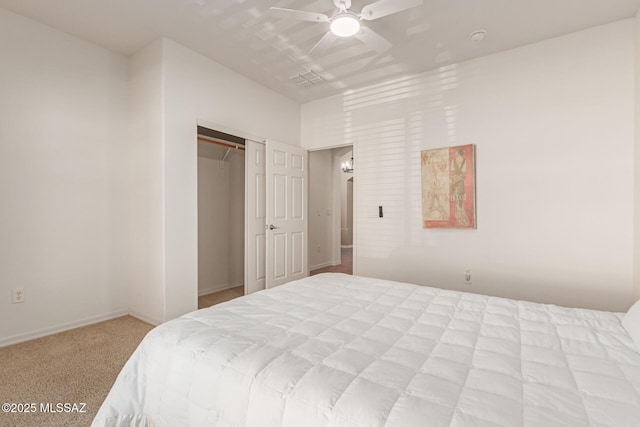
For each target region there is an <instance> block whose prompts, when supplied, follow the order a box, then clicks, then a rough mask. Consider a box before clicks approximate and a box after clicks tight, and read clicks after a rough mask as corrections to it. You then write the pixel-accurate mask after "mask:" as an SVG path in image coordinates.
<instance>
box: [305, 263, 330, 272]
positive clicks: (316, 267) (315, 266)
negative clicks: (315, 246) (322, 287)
mask: <svg viewBox="0 0 640 427" xmlns="http://www.w3.org/2000/svg"><path fill="white" fill-rule="evenodd" d="M332 265H333V264H331V261H327V262H323V263H321V264H316V265H312V266H310V267H309V270H311V271H313V270H318V269H320V268H325V267H330V266H332Z"/></svg>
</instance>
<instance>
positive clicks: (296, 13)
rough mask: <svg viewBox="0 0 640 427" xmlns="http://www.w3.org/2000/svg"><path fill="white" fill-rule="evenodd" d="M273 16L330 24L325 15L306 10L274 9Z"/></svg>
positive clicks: (272, 10) (272, 9)
mask: <svg viewBox="0 0 640 427" xmlns="http://www.w3.org/2000/svg"><path fill="white" fill-rule="evenodd" d="M270 10H271V16H273V17H275V18H293V19H298V20H301V21H311V22H329V17H328V16H327V15H325V14H324V13H315V12H308V11H306V10H293V9H283V8H281V7H272V8H271V9H270Z"/></svg>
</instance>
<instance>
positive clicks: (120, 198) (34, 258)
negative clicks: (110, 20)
mask: <svg viewBox="0 0 640 427" xmlns="http://www.w3.org/2000/svg"><path fill="white" fill-rule="evenodd" d="M0 57H1V58H2V65H0V76H1V78H0V116H2V117H3V120H2V125H1V126H0V198H1V199H2V204H1V205H0V345H6V344H9V343H12V342H16V341H20V340H25V339H28V338H33V337H36V336H40V335H44V334H48V333H52V332H56V331H60V330H64V329H68V328H71V327H75V326H78V325H82V324H86V323H91V322H95V321H99V320H102V319H107V318H111V317H115V316H118V315H123V314H126V312H127V294H126V289H125V285H124V283H125V280H126V279H125V276H126V273H125V271H126V266H125V262H126V256H125V255H124V254H123V253H122V252H121V251H120V249H121V248H122V247H124V246H125V243H124V242H125V233H126V217H125V215H126V214H125V211H126V208H125V206H126V203H127V197H126V179H125V176H126V166H127V165H126V162H125V156H126V154H125V153H126V149H127V146H126V136H127V134H126V119H127V114H128V106H127V59H126V58H125V57H123V56H121V55H118V54H115V53H112V52H109V51H107V50H105V49H102V48H100V47H97V46H95V45H92V44H90V43H87V42H84V41H81V40H79V39H76V38H74V37H71V36H69V35H67V34H64V33H61V32H59V31H56V30H53V29H51V28H49V27H46V26H44V25H41V24H38V23H36V22H34V21H31V20H28V19H26V18H23V17H20V16H18V15H15V14H12V13H10V12H7V11H5V10H3V9H0ZM18 287H21V288H23V289H24V295H25V302H24V303H22V304H11V290H12V289H14V288H18Z"/></svg>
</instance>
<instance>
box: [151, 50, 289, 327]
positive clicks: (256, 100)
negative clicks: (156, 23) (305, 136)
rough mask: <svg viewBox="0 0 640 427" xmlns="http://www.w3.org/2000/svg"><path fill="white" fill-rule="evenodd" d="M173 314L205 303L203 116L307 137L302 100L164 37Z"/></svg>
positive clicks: (245, 130)
mask: <svg viewBox="0 0 640 427" xmlns="http://www.w3.org/2000/svg"><path fill="white" fill-rule="evenodd" d="M162 43H163V71H164V89H165V91H164V96H165V98H164V105H165V111H164V114H165V115H164V133H165V145H164V164H163V167H164V201H163V202H164V208H163V211H164V215H165V223H164V230H165V254H164V259H165V271H164V276H165V281H166V282H165V283H166V288H165V304H166V305H165V307H166V312H165V320H169V319H172V318H174V317H177V316H179V315H182V314H184V313H186V312H189V311H191V310H194V309H195V308H196V306H197V289H198V285H197V283H198V282H197V273H198V266H197V248H198V244H197V235H198V231H197V228H198V227H197V146H196V137H197V136H196V131H197V129H196V124H197V121H198V120H199V119H200V120H204V121H207V122H210V123H216V124H219V125H221V126H223V127H224V129H220V130H223V131H226V130H228V129H237V130H238V131H241V134H239V135H238V136H241V137H244V136H245V134H250V135H257V136H259V137H261V138H266V139H273V140H279V141H281V142H285V143H290V144H294V145H299V139H300V105H299V104H298V103H296V102H294V101H292V100H290V99H288V98H286V97H284V96H282V95H279V94H277V93H275V92H273V91H271V90H269V89H266V88H265V87H263V86H260V85H258V84H257V83H254V82H253V81H251V80H248V79H246V78H244V77H242V76H240V75H239V74H237V73H234V72H232V71H230V70H228V69H227V68H224V67H222V66H221V65H219V64H217V63H216V62H214V61H212V60H210V59H207V58H205V57H204V56H202V55H199V54H197V53H195V52H193V51H191V50H189V49H186V48H185V47H183V46H181V45H179V44H177V43H175V42H172V41H170V40H166V39H164V40H163V41H162Z"/></svg>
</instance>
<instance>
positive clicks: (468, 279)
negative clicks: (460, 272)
mask: <svg viewBox="0 0 640 427" xmlns="http://www.w3.org/2000/svg"><path fill="white" fill-rule="evenodd" d="M464 284H465V285H470V284H471V270H470V269H466V270H465V271H464Z"/></svg>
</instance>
